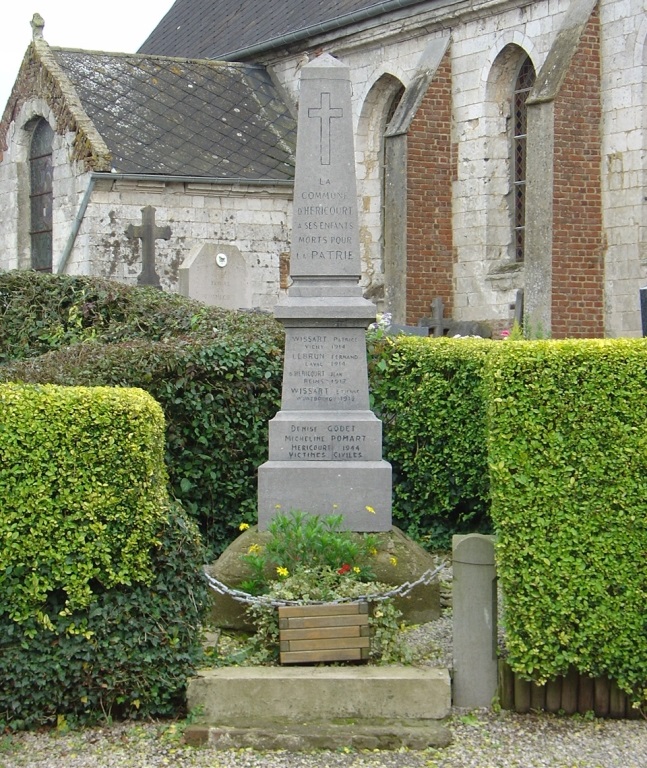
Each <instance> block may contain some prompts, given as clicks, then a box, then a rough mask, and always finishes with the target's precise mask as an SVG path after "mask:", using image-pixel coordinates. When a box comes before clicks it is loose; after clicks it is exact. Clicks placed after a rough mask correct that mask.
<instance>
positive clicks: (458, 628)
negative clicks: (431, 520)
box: [452, 533, 497, 708]
mask: <svg viewBox="0 0 647 768" xmlns="http://www.w3.org/2000/svg"><path fill="white" fill-rule="evenodd" d="M452 544H453V563H454V580H453V586H452V605H453V623H454V678H453V703H454V706H455V707H467V708H474V707H489V706H490V705H491V704H492V699H493V698H494V696H495V695H496V691H497V589H496V569H495V565H494V537H493V536H483V535H482V534H479V533H473V534H469V535H468V536H454V537H453V542H452Z"/></svg>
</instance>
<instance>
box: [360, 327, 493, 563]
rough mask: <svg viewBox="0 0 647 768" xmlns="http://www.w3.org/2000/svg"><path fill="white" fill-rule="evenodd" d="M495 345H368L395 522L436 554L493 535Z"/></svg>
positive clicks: (401, 341) (418, 341)
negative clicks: (489, 361)
mask: <svg viewBox="0 0 647 768" xmlns="http://www.w3.org/2000/svg"><path fill="white" fill-rule="evenodd" d="M494 346H496V345H495V343H494V342H491V341H485V340H483V339H476V338H461V339H430V338H421V337H415V336H398V337H384V338H379V339H378V340H377V341H375V342H373V343H372V344H370V347H369V349H370V354H369V362H370V365H369V371H370V382H371V398H372V405H373V407H374V409H375V412H376V413H377V415H378V416H379V417H380V418H381V419H382V420H383V425H384V438H383V441H384V456H385V458H386V459H388V461H390V462H391V464H392V467H393V517H394V522H395V523H396V525H399V526H401V527H402V528H404V529H405V531H406V532H408V533H409V534H410V535H412V536H413V537H415V538H417V539H420V540H422V541H423V542H425V543H426V544H428V545H429V546H430V547H444V548H448V547H449V545H450V542H451V536H452V534H454V533H468V532H475V531H480V532H488V531H489V530H490V521H489V479H488V473H487V445H486V442H487V441H486V403H485V388H484V383H483V374H484V365H485V361H486V358H487V355H488V353H489V352H490V350H491V349H492V348H493V347H494Z"/></svg>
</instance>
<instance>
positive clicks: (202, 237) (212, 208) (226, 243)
mask: <svg viewBox="0 0 647 768" xmlns="http://www.w3.org/2000/svg"><path fill="white" fill-rule="evenodd" d="M289 195H290V196H291V189H288V190H286V189H278V190H277V189H276V188H272V187H267V188H262V189H258V188H238V189H234V188H231V187H221V186H219V185H210V184H198V183H191V184H189V183H177V182H176V183H164V182H151V181H145V182H144V181H142V182H136V181H130V180H129V181H126V180H115V181H113V180H111V179H110V178H108V179H106V180H104V179H100V180H98V181H97V183H96V186H95V189H94V191H93V193H92V198H91V202H90V204H89V206H88V210H87V213H86V215H85V217H84V222H83V225H82V227H81V230H80V232H79V235H78V237H77V241H76V243H75V246H74V249H73V251H72V253H71V255H70V259H69V262H68V264H67V267H66V271H69V272H73V273H78V272H79V271H81V270H82V269H83V268H84V265H90V266H89V269H90V271H91V273H92V274H94V275H100V276H104V277H110V278H114V279H117V280H119V281H121V282H125V283H130V284H136V283H137V278H138V276H139V274H140V272H141V270H142V261H141V241H140V240H139V239H132V240H131V239H129V238H128V237H127V236H126V230H127V228H128V226H129V225H130V224H132V225H134V226H137V225H139V224H141V221H142V212H141V211H142V208H144V207H145V206H152V207H154V208H155V223H156V224H157V225H158V226H161V227H164V226H169V227H170V229H171V237H170V239H169V240H163V239H159V240H156V242H155V249H156V271H157V274H158V275H159V278H160V282H161V285H162V288H164V289H165V290H168V291H173V292H176V291H178V288H179V285H178V282H179V281H178V277H179V274H178V272H179V268H180V266H181V264H182V263H183V262H184V260H185V259H186V258H187V256H188V255H189V254H190V253H191V251H192V250H193V249H194V248H195V247H196V246H199V245H207V244H213V245H215V246H219V247H221V248H222V247H224V248H231V247H233V248H235V249H236V250H237V251H238V252H240V254H241V255H242V257H243V259H244V261H245V264H246V266H247V276H248V279H249V282H250V285H249V286H248V287H247V291H246V294H247V296H249V297H250V304H251V307H248V308H252V307H257V308H260V309H264V310H270V309H272V307H273V306H274V304H275V303H276V300H277V299H278V296H279V289H280V286H279V261H280V256H281V254H284V253H286V252H287V251H289V244H288V239H287V231H288V223H287V222H288V212H289V209H290V206H291V203H290V200H289Z"/></svg>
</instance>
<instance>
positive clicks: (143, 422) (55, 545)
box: [0, 384, 168, 626]
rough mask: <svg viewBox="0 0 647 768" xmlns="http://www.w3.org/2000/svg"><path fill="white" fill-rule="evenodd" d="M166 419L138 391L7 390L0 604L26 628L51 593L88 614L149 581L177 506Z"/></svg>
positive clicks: (3, 394)
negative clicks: (112, 593) (167, 519)
mask: <svg viewBox="0 0 647 768" xmlns="http://www.w3.org/2000/svg"><path fill="white" fill-rule="evenodd" d="M163 440H164V417H163V414H162V411H161V409H160V407H159V405H158V404H157V403H156V402H155V401H154V400H153V398H152V397H150V396H149V395H147V394H146V393H145V392H142V391H141V390H123V389H122V390H118V389H108V388H97V389H86V388H65V387H56V386H51V385H46V386H37V387H35V386H23V385H18V384H0V499H1V500H2V508H1V509H2V511H1V513H0V601H2V602H0V605H1V606H2V610H3V611H4V612H6V613H7V615H8V616H9V618H10V619H12V620H14V621H16V622H22V621H24V620H25V619H27V618H28V617H29V616H32V615H34V614H36V615H38V616H39V617H40V619H41V621H42V622H43V623H44V624H45V625H46V626H49V624H50V623H51V617H50V616H49V615H48V614H46V613H44V611H43V609H44V604H45V602H46V599H47V596H48V595H49V594H50V593H51V592H54V591H56V590H63V591H64V592H65V595H66V601H65V606H64V607H65V609H66V610H75V609H77V608H83V607H85V606H87V604H88V602H89V601H90V598H91V594H92V590H91V586H90V583H91V581H92V580H98V581H99V582H101V583H102V584H104V585H105V586H106V587H113V586H116V585H118V584H121V585H123V584H129V583H131V582H132V581H144V582H147V581H150V580H151V579H152V577H153V572H152V570H151V563H150V557H149V551H150V548H151V546H153V545H154V544H155V534H156V529H157V528H158V527H159V525H160V523H161V521H162V520H163V516H164V510H165V508H166V507H167V506H168V496H167V493H168V492H167V476H166V470H165V468H164V443H163Z"/></svg>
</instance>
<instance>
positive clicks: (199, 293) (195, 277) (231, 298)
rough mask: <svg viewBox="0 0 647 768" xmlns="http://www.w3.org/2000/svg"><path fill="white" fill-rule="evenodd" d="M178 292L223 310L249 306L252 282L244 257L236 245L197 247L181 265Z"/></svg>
mask: <svg viewBox="0 0 647 768" xmlns="http://www.w3.org/2000/svg"><path fill="white" fill-rule="evenodd" d="M179 292H180V293H181V294H182V296H188V297H189V298H191V299H197V300H198V301H202V302H204V303H205V304H209V305H211V306H216V307H223V308H224V309H241V308H243V307H250V306H251V305H252V300H251V282H250V279H249V274H248V268H247V263H246V262H245V258H244V257H243V255H242V253H241V252H240V251H239V250H238V248H236V246H234V245H229V244H227V245H223V244H216V243H206V244H203V245H197V246H196V247H195V248H194V249H193V250H192V251H191V253H190V254H189V255H188V256H187V257H186V259H185V260H184V261H183V262H182V264H181V266H180V270H179Z"/></svg>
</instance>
